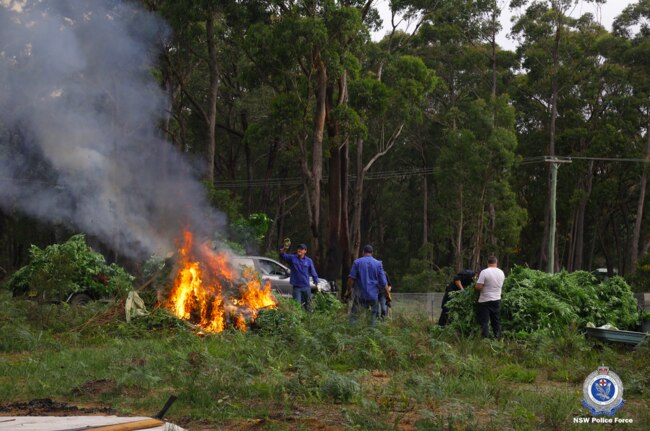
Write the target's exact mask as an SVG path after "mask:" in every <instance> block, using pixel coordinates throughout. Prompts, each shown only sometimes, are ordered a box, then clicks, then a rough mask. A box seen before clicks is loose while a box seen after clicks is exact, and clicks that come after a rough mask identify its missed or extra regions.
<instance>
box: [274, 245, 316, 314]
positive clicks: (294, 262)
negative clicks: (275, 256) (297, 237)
mask: <svg viewBox="0 0 650 431" xmlns="http://www.w3.org/2000/svg"><path fill="white" fill-rule="evenodd" d="M287 244H288V243H287V242H286V241H285V244H284V247H283V248H281V249H280V259H282V260H283V261H285V262H286V263H287V264H288V265H289V268H291V278H290V279H289V282H290V283H291V287H292V288H293V289H292V290H293V291H292V295H293V299H294V300H296V301H298V302H299V303H301V304H302V306H303V307H304V308H305V310H308V311H309V304H310V302H311V287H310V286H309V277H310V276H311V277H312V278H313V279H314V284H315V285H316V286H318V275H317V274H316V268H314V262H312V260H311V259H310V258H308V257H307V256H306V255H307V246H306V245H305V244H300V245H298V250H297V251H296V254H289V253H287V251H289V247H288V246H287Z"/></svg>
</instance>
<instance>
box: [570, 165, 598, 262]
mask: <svg viewBox="0 0 650 431" xmlns="http://www.w3.org/2000/svg"><path fill="white" fill-rule="evenodd" d="M593 178H594V161H593V160H590V161H589V168H588V171H587V177H586V178H585V179H584V184H582V189H583V191H584V193H583V196H582V197H581V198H580V202H579V203H578V208H577V209H576V214H575V217H574V223H573V224H574V228H573V236H572V241H571V242H572V245H571V248H570V252H569V260H568V265H567V269H568V270H569V271H579V270H582V269H584V268H583V259H584V242H585V215H586V213H587V202H588V201H589V196H590V195H591V188H592V184H593Z"/></svg>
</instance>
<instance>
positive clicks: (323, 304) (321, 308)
mask: <svg viewBox="0 0 650 431" xmlns="http://www.w3.org/2000/svg"><path fill="white" fill-rule="evenodd" d="M342 308H343V303H342V302H341V301H339V299H338V298H337V297H336V296H334V295H332V294H329V293H320V292H318V293H316V294H314V295H313V296H312V310H313V311H315V312H321V313H332V312H336V311H338V310H341V309H342Z"/></svg>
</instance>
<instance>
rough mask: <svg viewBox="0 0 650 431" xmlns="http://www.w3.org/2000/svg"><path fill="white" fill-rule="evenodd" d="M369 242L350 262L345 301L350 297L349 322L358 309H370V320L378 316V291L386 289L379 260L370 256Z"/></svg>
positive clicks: (355, 315)
mask: <svg viewBox="0 0 650 431" xmlns="http://www.w3.org/2000/svg"><path fill="white" fill-rule="evenodd" d="M372 253H373V248H372V246H371V245H370V244H368V245H366V246H364V247H363V256H362V257H360V258H358V259H357V260H355V261H354V263H353V264H352V269H351V270H350V275H349V276H348V282H347V291H346V293H345V299H346V301H347V300H348V299H350V297H352V310H351V311H350V322H351V323H354V322H356V320H357V318H358V316H359V311H360V310H366V311H372V322H373V323H374V322H375V319H376V318H377V317H378V316H379V292H380V289H381V291H384V292H385V291H386V287H387V285H388V282H387V280H386V274H385V273H384V267H383V265H382V263H381V261H379V260H377V259H375V258H374V257H373V256H372Z"/></svg>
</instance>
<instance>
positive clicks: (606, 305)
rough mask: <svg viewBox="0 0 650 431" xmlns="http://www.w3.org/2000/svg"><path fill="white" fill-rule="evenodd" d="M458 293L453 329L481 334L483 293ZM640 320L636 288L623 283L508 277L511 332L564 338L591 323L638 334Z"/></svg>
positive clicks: (528, 272)
mask: <svg viewBox="0 0 650 431" xmlns="http://www.w3.org/2000/svg"><path fill="white" fill-rule="evenodd" d="M468 290H469V289H466V290H465V291H462V292H456V293H452V295H451V300H450V301H449V303H448V307H449V309H450V313H449V316H450V320H451V321H452V324H451V326H452V327H454V328H456V329H457V330H460V331H461V332H462V333H471V332H473V331H475V330H476V328H477V325H476V323H475V322H474V316H475V312H474V311H473V310H474V307H475V304H476V302H477V299H478V295H479V293H478V292H471V291H468ZM639 319H640V315H639V312H638V310H637V305H636V300H635V299H634V296H633V294H632V291H631V290H630V286H629V285H627V283H625V281H624V280H623V279H622V278H621V277H613V278H611V279H609V280H607V281H606V282H604V283H600V284H599V283H598V281H597V279H596V278H595V277H594V276H593V275H592V274H590V273H588V272H584V271H577V272H573V273H567V272H561V273H558V274H553V275H551V274H547V273H545V272H541V271H537V270H533V269H529V268H525V267H521V266H518V267H515V268H513V270H512V271H511V273H510V274H509V275H508V277H506V281H505V283H504V285H503V292H502V297H501V324H502V326H503V329H504V330H505V331H511V332H513V333H521V332H523V333H532V332H536V331H545V332H549V333H553V334H563V333H565V332H566V330H567V328H569V327H570V326H571V325H577V326H578V327H580V328H582V327H584V326H585V325H586V324H587V323H588V322H592V323H594V324H595V325H596V326H601V325H604V324H606V323H610V324H613V325H614V326H616V327H617V328H619V329H634V328H635V326H636V325H637V324H638V323H639Z"/></svg>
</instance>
